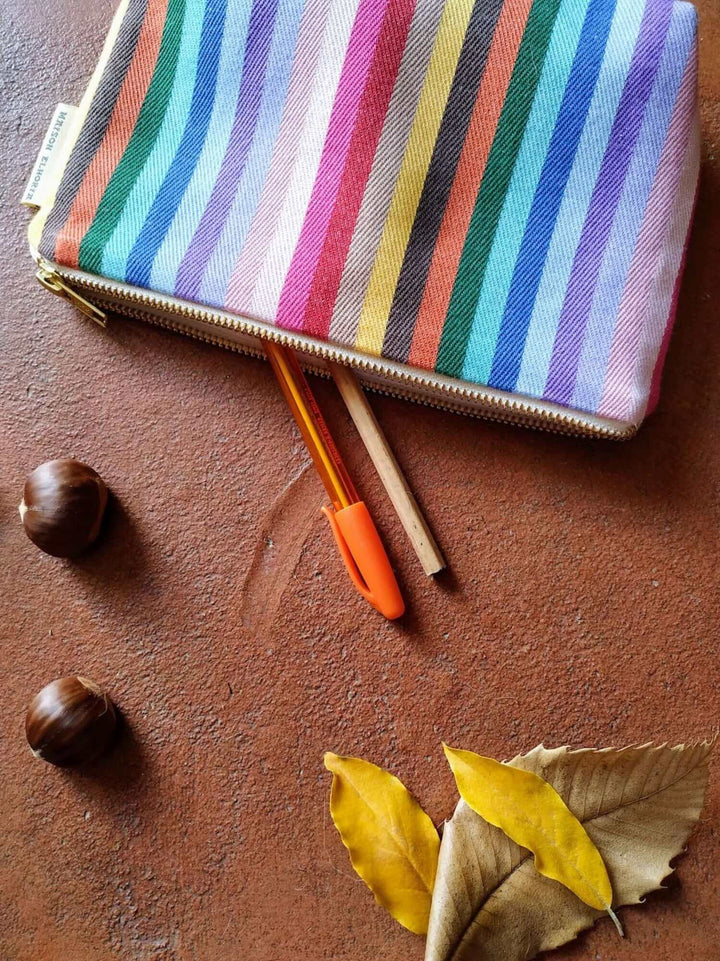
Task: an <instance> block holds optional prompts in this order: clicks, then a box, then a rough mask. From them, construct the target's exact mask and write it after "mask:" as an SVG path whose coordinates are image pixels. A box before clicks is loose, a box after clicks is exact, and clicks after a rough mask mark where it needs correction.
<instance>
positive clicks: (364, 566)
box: [322, 501, 405, 620]
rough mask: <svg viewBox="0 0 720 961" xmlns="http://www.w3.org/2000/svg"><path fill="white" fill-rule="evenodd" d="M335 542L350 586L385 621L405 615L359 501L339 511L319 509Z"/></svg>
mask: <svg viewBox="0 0 720 961" xmlns="http://www.w3.org/2000/svg"><path fill="white" fill-rule="evenodd" d="M322 511H323V514H325V516H326V517H327V519H328V521H329V523H330V527H331V529H332V532H333V536H334V537H335V541H336V542H337V546H338V549H339V551H340V556H341V557H342V559H343V562H344V564H345V567H346V568H347V571H348V574H349V575H350V579H351V580H352V582H353V584H354V585H355V587H356V588H357V590H358V592H359V593H360V594H362V596H363V597H364V598H365V600H366V601H368V603H369V604H372V606H373V607H374V608H375V610H377V611H379V612H380V613H381V614H383V615H384V616H385V617H387V618H388V620H395V618H397V617H400V616H401V615H402V614H403V613H404V612H405V603H404V601H403V599H402V595H401V594H400V588H399V587H398V583H397V580H396V579H395V574H394V573H393V569H392V567H391V566H390V561H389V560H388V556H387V554H386V553H385V548H384V547H383V543H382V541H381V540H380V535H379V534H378V532H377V528H376V527H375V524H374V523H373V519H372V517H371V516H370V512H369V511H368V509H367V507H366V506H365V504H364V502H363V501H357V502H356V503H355V504H350V506H349V507H344V508H342V509H341V510H339V511H336V510H334V509H333V508H332V507H323V508H322Z"/></svg>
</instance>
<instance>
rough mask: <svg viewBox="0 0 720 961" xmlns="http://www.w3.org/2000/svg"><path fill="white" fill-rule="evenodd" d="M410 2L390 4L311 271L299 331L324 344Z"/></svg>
mask: <svg viewBox="0 0 720 961" xmlns="http://www.w3.org/2000/svg"><path fill="white" fill-rule="evenodd" d="M414 10H415V0H390V3H389V4H388V7H387V10H386V11H385V17H384V19H383V24H382V27H381V29H380V36H379V39H378V42H377V46H376V47H375V56H374V57H373V62H372V66H371V67H370V73H369V74H368V80H367V83H366V84H365V90H364V92H363V96H362V101H361V102H360V109H359V111H358V116H357V122H356V124H355V129H354V130H353V135H352V140H351V141H350V147H349V150H348V155H347V158H346V160H345V166H344V168H343V173H342V178H341V180H340V186H339V188H338V192H337V195H336V197H335V204H334V207H333V211H332V216H331V218H330V222H329V224H328V228H327V231H326V232H325V239H324V241H323V245H322V250H321V252H320V258H319V260H318V262H317V265H316V267H315V273H314V277H313V279H312V285H311V287H310V293H309V295H308V305H307V306H306V308H305V317H304V320H303V331H304V332H305V333H306V334H310V336H312V337H319V338H321V339H322V340H327V338H328V333H329V331H330V321H331V320H332V313H333V308H334V307H335V301H336V299H337V293H338V290H339V288H340V281H341V279H342V274H343V269H344V267H345V263H346V261H347V256H348V251H349V250H350V244H351V242H352V237H353V233H354V231H355V226H356V224H357V218H358V214H359V212H360V207H361V204H362V199H363V196H364V195H365V189H366V187H367V183H368V178H369V177H370V173H371V171H372V165H373V161H374V159H375V154H376V151H377V147H378V142H379V140H380V136H381V134H382V129H383V124H384V123H385V118H386V116H387V112H388V108H389V105H390V99H391V97H392V92H393V89H394V87H395V82H396V80H397V76H398V71H399V69H400V64H401V62H402V58H403V51H404V50H405V44H406V42H407V37H408V32H409V30H410V25H411V23H412V18H413V12H414Z"/></svg>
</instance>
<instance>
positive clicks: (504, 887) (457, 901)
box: [425, 743, 712, 961]
mask: <svg viewBox="0 0 720 961" xmlns="http://www.w3.org/2000/svg"><path fill="white" fill-rule="evenodd" d="M711 749H712V744H708V743H702V744H693V745H688V746H685V745H679V746H677V747H668V746H666V745H663V746H660V747H654V746H653V745H643V746H641V747H630V748H625V749H623V750H614V749H609V750H604V751H594V750H580V751H571V750H569V749H568V748H565V747H562V748H556V749H554V750H546V749H545V748H544V747H542V745H541V746H540V747H537V748H535V749H534V750H533V751H531V752H530V753H529V754H526V755H524V756H521V757H517V758H515V759H514V760H513V761H510V762H509V763H510V764H511V765H513V766H515V767H518V768H522V769H524V770H526V771H532V772H533V773H535V774H538V775H540V776H541V777H543V778H545V780H546V781H548V782H549V783H550V784H551V785H552V786H553V787H554V788H555V790H556V791H557V792H558V793H559V794H560V796H561V797H562V798H563V800H564V801H565V803H566V804H567V806H568V807H569V808H570V810H571V811H572V812H573V814H575V816H576V817H577V818H578V820H579V821H580V822H581V823H582V824H583V825H584V827H585V830H586V831H587V833H588V834H589V836H590V838H591V839H592V840H593V842H594V843H595V844H596V846H597V848H598V849H599V851H600V853H601V855H602V857H603V859H604V861H605V864H606V866H607V868H608V872H609V875H610V879H611V881H612V887H613V892H614V900H613V904H614V906H615V907H618V906H620V905H623V904H637V903H638V902H639V901H641V900H642V898H643V897H644V895H645V894H647V893H648V892H649V891H654V890H656V889H657V888H659V887H661V884H662V880H663V878H665V877H666V876H667V875H668V874H669V873H670V872H671V868H670V863H669V862H670V861H671V859H672V858H674V857H675V856H676V855H677V854H679V853H680V851H681V850H682V848H683V845H684V844H685V841H686V840H687V837H688V835H689V834H690V831H691V829H692V826H693V824H694V823H695V822H696V821H697V819H698V817H699V815H700V811H701V809H702V804H703V800H704V796H705V789H706V786H707V766H708V756H709V754H710V751H711ZM602 916H603V912H602V911H597V910H595V909H594V908H591V907H588V905H586V904H584V903H583V902H582V901H580V900H579V899H578V898H577V897H576V896H575V895H574V894H573V893H572V892H571V891H569V890H568V889H567V888H565V887H563V886H562V885H561V884H558V883H557V881H553V880H550V879H549V878H545V877H543V876H542V875H540V874H539V873H538V872H537V871H536V869H535V867H534V865H533V858H532V855H531V854H530V853H529V852H528V851H527V850H526V849H525V848H521V847H519V846H518V845H517V844H515V842H514V841H511V840H510V839H509V838H508V837H507V836H506V835H505V834H504V833H503V832H502V831H501V830H499V829H498V828H496V827H493V826H492V825H490V824H488V823H487V822H486V821H484V820H483V819H482V818H481V817H479V816H478V815H477V814H475V813H474V812H473V811H472V810H471V809H470V808H469V807H468V805H467V804H465V802H464V801H460V802H459V804H458V806H457V808H456V810H455V813H454V815H453V817H452V819H451V820H450V821H449V822H448V823H447V824H446V825H445V830H444V833H443V840H442V844H441V847H440V860H439V863H438V870H437V877H436V881H435V891H434V894H433V900H432V906H431V911H430V925H429V930H428V937H427V947H426V953H425V961H529V959H530V958H534V957H535V956H536V955H537V954H539V953H540V952H541V951H548V950H550V949H551V948H555V947H558V946H559V945H561V944H565V942H567V941H570V940H572V939H573V938H575V937H577V935H578V934H579V933H580V931H582V930H584V929H585V928H588V927H590V926H591V925H592V924H594V923H595V921H596V920H597V919H598V918H600V917H602Z"/></svg>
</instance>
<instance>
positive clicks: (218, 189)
mask: <svg viewBox="0 0 720 961" xmlns="http://www.w3.org/2000/svg"><path fill="white" fill-rule="evenodd" d="M277 6H278V0H255V2H254V3H253V8H252V13H251V14H250V24H249V27H248V37H247V45H246V47H245V58H244V61H243V72H242V79H241V82H240V94H239V96H238V102H237V107H236V109H235V118H234V120H233V127H232V130H231V132H230V139H229V141H228V145H227V149H226V151H225V156H224V157H223V161H222V164H221V167H220V172H219V174H218V177H217V180H216V181H215V186H214V187H213V191H212V194H211V196H210V200H209V201H208V204H207V206H206V207H205V210H204V211H203V215H202V217H201V219H200V223H199V224H198V226H197V230H196V231H195V234H194V236H193V239H192V240H191V241H190V245H189V247H188V249H187V251H186V252H185V256H184V257H183V259H182V262H181V264H180V267H179V268H178V273H177V279H176V281H175V294H176V295H177V296H178V297H183V298H185V299H186V300H196V299H197V296H198V291H199V288H200V284H201V283H202V278H203V273H204V271H205V267H206V266H207V263H208V261H209V260H210V257H211V256H212V252H213V250H214V249H215V245H216V244H217V242H218V240H219V239H220V235H221V233H222V229H223V226H224V224H225V221H226V219H227V217H228V214H229V213H230V208H231V207H232V204H233V200H234V199H235V190H234V188H235V187H236V185H237V183H238V181H239V180H240V178H241V175H242V172H243V169H244V167H245V163H246V161H247V157H248V153H249V152H250V147H251V145H252V142H253V137H254V135H255V128H256V127H257V121H258V116H259V114H260V104H261V101H262V91H263V83H264V81H265V69H266V67H267V60H268V53H269V51H270V46H271V41H272V35H273V28H274V25H275V14H276V12H277Z"/></svg>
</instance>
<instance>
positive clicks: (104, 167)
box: [55, 0, 167, 267]
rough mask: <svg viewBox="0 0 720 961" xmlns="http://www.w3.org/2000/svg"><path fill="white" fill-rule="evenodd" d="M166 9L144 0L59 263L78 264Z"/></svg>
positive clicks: (62, 239) (60, 242) (144, 84)
mask: <svg viewBox="0 0 720 961" xmlns="http://www.w3.org/2000/svg"><path fill="white" fill-rule="evenodd" d="M166 11H167V0H165V2H158V3H149V4H148V7H147V12H146V14H145V17H144V19H143V24H142V27H141V29H140V36H139V37H138V42H137V46H136V48H135V53H134V55H133V59H132V62H131V64H130V68H129V70H128V72H127V76H126V77H125V80H124V81H123V85H122V88H121V90H120V95H119V96H118V99H117V102H116V104H115V108H114V110H113V113H112V117H111V118H110V123H109V124H108V128H107V131H106V133H105V137H104V138H103V141H102V143H101V144H100V146H99V147H98V150H97V153H96V154H95V156H94V157H93V159H92V162H91V163H90V166H89V167H88V169H87V172H86V173H85V177H84V178H83V182H82V185H81V187H80V190H78V192H77V194H76V196H75V200H74V201H73V205H72V207H71V208H70V213H69V215H68V219H67V220H66V221H65V224H64V226H63V228H62V230H61V231H60V232H59V234H58V237H57V242H56V244H55V260H56V261H57V262H58V263H60V264H66V265H67V266H69V267H77V266H78V255H79V253H80V243H81V241H82V239H83V237H84V236H85V234H86V232H87V231H88V230H89V229H90V225H91V224H92V222H93V219H94V217H95V214H96V212H97V209H98V206H99V204H100V201H101V199H102V195H103V194H104V193H105V188H106V187H107V185H108V184H109V182H110V178H111V177H112V175H113V172H114V170H115V168H116V167H117V165H118V162H119V161H120V158H121V157H122V155H123V153H124V151H125V148H126V147H127V145H128V143H129V141H130V137H131V136H132V132H133V130H134V129H135V122H136V121H137V117H138V114H139V113H140V108H141V107H142V103H143V100H144V99H145V94H146V93H147V89H148V87H149V85H150V81H151V79H152V75H153V71H154V70H155V63H156V61H157V57H158V51H159V50H160V40H161V39H162V33H163V26H164V25H165V14H166Z"/></svg>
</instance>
